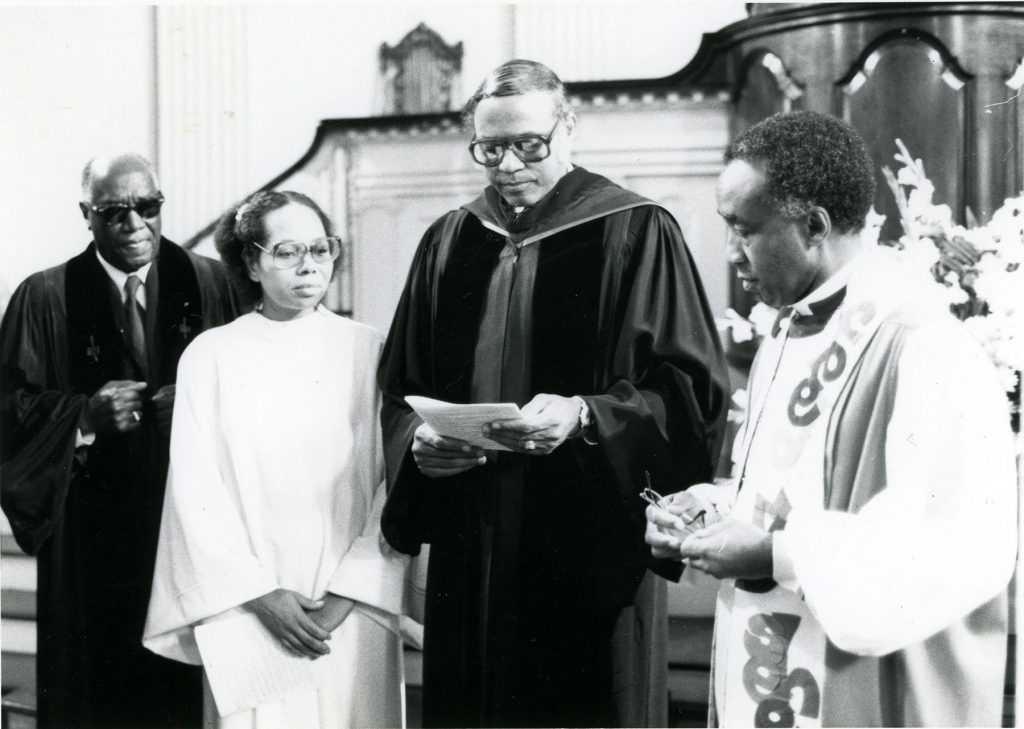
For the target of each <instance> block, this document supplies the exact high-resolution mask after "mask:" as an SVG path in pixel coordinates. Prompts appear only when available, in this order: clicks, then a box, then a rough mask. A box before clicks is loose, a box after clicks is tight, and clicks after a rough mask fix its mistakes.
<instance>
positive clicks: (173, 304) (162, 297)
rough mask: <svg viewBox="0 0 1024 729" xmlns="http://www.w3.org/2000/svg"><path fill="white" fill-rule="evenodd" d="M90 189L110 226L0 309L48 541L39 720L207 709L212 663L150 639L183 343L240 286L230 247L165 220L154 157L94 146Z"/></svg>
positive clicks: (28, 507) (21, 443)
mask: <svg viewBox="0 0 1024 729" xmlns="http://www.w3.org/2000/svg"><path fill="white" fill-rule="evenodd" d="M83 198H84V202H83V203H82V212H83V214H84V215H85V217H86V219H87V220H88V221H89V227H90V229H91V230H92V231H93V242H92V243H90V244H89V246H88V247H87V248H86V250H85V251H84V252H83V253H81V254H79V255H77V256H75V257H74V258H72V259H70V260H69V261H67V262H65V263H63V264H61V265H59V266H56V267H55V268H51V269H48V270H45V271H41V272H39V273H36V274H33V275H32V276H30V277H29V278H28V279H26V280H25V281H24V282H23V283H22V284H21V286H19V287H18V289H17V291H15V293H14V296H13V298H12V299H11V302H10V304H9V306H8V309H7V311H6V313H5V316H4V319H3V324H2V326H0V364H2V368H3V370H2V381H0V398H2V399H0V415H2V431H0V432H2V440H0V455H2V474H0V478H2V492H0V494H2V499H3V509H4V512H5V513H6V515H7V517H8V519H9V520H10V522H11V526H12V528H13V530H14V534H15V537H16V539H17V541H18V544H19V545H20V546H21V547H22V548H23V549H24V550H25V551H26V552H28V553H29V554H34V555H37V556H38V592H37V597H38V608H37V623H38V641H37V684H38V686H37V688H38V699H39V706H38V710H39V722H38V723H39V726H40V727H41V728H45V727H60V728H61V729H65V728H66V727H132V728H133V729H143V728H145V727H157V726H160V727H182V726H199V724H200V722H201V710H202V684H201V674H200V672H199V669H198V668H196V667H191V666H185V665H183V664H180V663H176V662H174V661H169V660H166V659H164V658H160V657H157V656H155V655H153V654H152V653H149V652H148V651H146V650H145V649H143V647H142V628H143V623H144V620H145V617H146V606H147V602H148V599H149V592H150V583H151V580H152V571H153V562H154V559H155V554H156V543H157V535H158V532H159V526H160V513H161V509H162V504H163V493H164V482H165V480H166V477H167V454H168V447H169V425H170V413H171V408H172V406H173V401H174V390H173V383H174V380H175V372H176V369H177V364H178V358H179V357H180V356H181V353H182V351H183V350H184V348H185V346H186V345H187V344H188V343H189V342H190V341H191V340H192V339H194V338H195V336H196V335H197V334H198V333H199V332H201V331H202V330H204V329H207V328H209V327H211V326H217V325H219V324H223V323H225V322H227V321H230V320H231V319H232V318H233V317H234V315H235V304H234V297H233V296H232V295H231V294H230V292H229V289H228V287H227V284H226V280H225V277H224V275H223V272H222V270H221V268H220V264H219V263H217V262H216V261H212V260H210V259H207V258H203V257H200V256H196V255H194V254H192V253H190V252H188V251H185V250H183V249H181V248H179V247H178V246H176V245H175V244H173V243H171V242H170V241H168V240H166V239H163V238H161V236H160V204H161V202H162V200H163V198H162V196H161V195H160V193H159V188H158V186H157V181H156V176H155V174H154V172H153V169H152V167H151V166H150V164H149V163H148V162H147V161H146V160H144V159H142V158H140V157H137V156H135V155H125V156H121V157H115V158H113V159H97V160H93V161H92V162H91V163H90V164H89V166H88V167H87V168H86V174H85V181H84V184H83ZM132 277H134V278H136V279H138V281H137V282H134V283H131V284H129V283H127V280H128V279H129V278H132ZM143 277H144V281H143V280H142V279H143ZM120 279H124V281H125V283H124V284H123V286H124V287H127V288H128V289H130V290H131V292H132V293H131V295H129V294H128V292H127V291H123V290H122V285H121V284H115V283H114V282H115V281H117V280H120ZM137 289H141V291H139V290H137Z"/></svg>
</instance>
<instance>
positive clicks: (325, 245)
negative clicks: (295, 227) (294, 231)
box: [253, 236, 341, 271]
mask: <svg viewBox="0 0 1024 729" xmlns="http://www.w3.org/2000/svg"><path fill="white" fill-rule="evenodd" d="M253 245H254V246H256V247H257V248H259V249H260V250H261V251H263V252H264V253H266V254H267V255H269V256H271V257H272V258H273V259H274V268H276V269H278V270H279V271H286V270H288V269H289V268H295V267H296V266H298V265H299V264H300V263H302V261H303V259H304V258H305V257H306V254H307V253H308V254H309V255H311V256H312V257H313V260H314V261H316V262H317V263H327V262H328V261H333V260H335V259H336V258H337V257H338V256H340V255H341V238H335V237H333V236H328V237H325V238H316V239H314V240H311V241H310V242H309V243H308V244H306V243H299V242H298V241H294V240H286V241H281V242H280V243H277V244H276V245H275V246H274V247H273V248H272V249H270V250H267V249H266V248H264V247H263V246H261V245H260V244H259V243H253Z"/></svg>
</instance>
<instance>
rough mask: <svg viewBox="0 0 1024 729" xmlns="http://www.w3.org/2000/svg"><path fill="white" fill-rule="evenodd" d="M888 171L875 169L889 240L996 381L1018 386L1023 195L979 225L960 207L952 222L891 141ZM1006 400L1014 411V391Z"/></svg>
mask: <svg viewBox="0 0 1024 729" xmlns="http://www.w3.org/2000/svg"><path fill="white" fill-rule="evenodd" d="M896 146H897V148H898V149H899V153H898V154H896V155H895V159H896V161H897V162H899V163H900V164H901V165H902V166H901V167H900V169H899V171H898V172H897V173H896V174H893V172H892V170H890V169H889V168H888V167H885V168H883V169H882V173H883V174H884V175H885V178H886V181H887V182H888V184H889V188H890V189H891V190H892V193H893V195H894V196H895V198H896V205H897V208H898V210H899V213H900V223H901V225H902V227H903V235H902V236H901V237H900V239H899V241H896V242H895V243H892V242H885V241H882V244H883V245H891V246H894V247H896V248H899V249H901V256H902V257H904V258H905V259H906V260H907V261H908V262H909V263H911V265H913V266H914V267H915V268H917V270H920V271H922V272H925V271H927V272H930V273H931V276H930V279H931V280H932V281H933V282H934V283H935V285H936V286H938V287H939V290H940V292H941V293H942V294H943V295H944V296H945V297H946V299H947V300H948V301H949V304H950V310H951V311H952V312H953V313H954V314H955V315H956V316H957V318H959V319H961V320H962V321H963V322H964V325H965V326H966V327H967V329H968V330H969V331H970V332H971V333H972V334H973V335H974V336H975V338H976V339H977V340H978V341H979V342H980V343H981V345H982V347H983V348H984V349H985V351H986V352H987V353H988V355H989V357H991V359H992V362H993V363H994V364H995V366H996V369H997V370H998V371H999V376H1000V379H1001V381H1002V384H1003V387H1004V388H1005V390H1006V391H1007V392H1008V393H1011V394H1012V393H1016V392H1019V389H1018V388H1019V378H1020V372H1021V370H1022V369H1024V194H1022V195H1021V196H1020V197H1015V198H1011V199H1008V200H1006V202H1005V203H1004V204H1003V206H1002V207H1001V208H999V209H998V210H997V211H996V212H995V213H994V214H993V215H992V219H991V220H990V221H989V222H988V224H987V225H978V224H977V221H976V220H974V216H973V215H972V214H971V213H970V211H969V210H968V212H967V226H963V225H957V224H955V223H954V222H953V215H952V211H951V210H950V209H949V206H948V205H941V204H939V205H937V204H935V203H934V202H933V201H932V197H933V195H934V193H935V187H934V185H932V183H931V181H930V180H929V179H928V177H927V176H926V175H925V171H924V165H923V164H922V162H921V160H919V159H914V158H913V157H912V156H911V155H910V152H909V151H908V150H907V148H906V146H905V145H904V144H903V142H902V141H900V140H899V139H897V140H896ZM1012 400H1016V402H1015V403H1014V406H1015V408H1016V411H1015V414H1016V412H1019V407H1020V403H1019V397H1018V398H1012Z"/></svg>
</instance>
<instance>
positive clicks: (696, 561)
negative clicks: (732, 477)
mask: <svg viewBox="0 0 1024 729" xmlns="http://www.w3.org/2000/svg"><path fill="white" fill-rule="evenodd" d="M704 506H705V505H704V503H703V502H702V501H701V500H700V499H698V498H697V497H696V496H694V495H693V494H690V493H689V492H687V491H681V492H679V493H676V494H671V495H669V496H666V497H665V498H664V500H663V503H662V505H661V506H660V507H655V506H648V507H647V531H646V533H645V534H644V540H645V541H646V542H647V544H649V545H650V547H651V554H652V555H654V556H655V557H659V558H663V559H674V560H678V561H681V562H683V564H686V565H689V566H691V567H696V568H697V569H699V570H701V571H702V572H707V573H708V574H711V575H713V576H715V577H717V578H719V579H723V578H747V579H756V578H760V577H770V576H771V575H772V537H771V534H769V533H768V532H766V531H765V530H763V529H761V528H759V527H757V526H755V525H753V524H749V523H747V522H742V521H739V520H738V519H733V518H725V519H723V520H721V521H718V522H716V523H713V524H710V525H709V526H707V527H705V528H703V529H698V530H696V531H693V532H692V533H690V530H689V529H688V527H689V524H690V519H692V518H693V516H694V515H695V514H696V513H697V512H698V511H699V510H702V509H704Z"/></svg>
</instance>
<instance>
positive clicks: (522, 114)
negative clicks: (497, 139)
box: [473, 91, 557, 135]
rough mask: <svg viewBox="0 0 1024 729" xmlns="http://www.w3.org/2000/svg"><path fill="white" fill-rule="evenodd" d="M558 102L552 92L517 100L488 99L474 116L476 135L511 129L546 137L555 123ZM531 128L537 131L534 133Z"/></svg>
mask: <svg viewBox="0 0 1024 729" xmlns="http://www.w3.org/2000/svg"><path fill="white" fill-rule="evenodd" d="M556 117H557V114H556V99H555V94H554V93H552V92H550V91H529V92H527V93H525V94H516V95H514V96H489V97H487V98H485V99H482V100H481V101H480V103H479V104H478V105H477V108H476V112H475V114H474V115H473V122H474V127H475V129H476V132H477V134H478V135H479V134H481V133H482V132H483V133H488V132H489V131H491V130H496V131H501V132H507V130H508V129H517V130H521V131H533V132H537V133H541V134H545V133H547V131H548V128H549V127H550V126H551V125H552V124H554V123H555V119H556ZM532 127H538V128H537V129H532Z"/></svg>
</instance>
